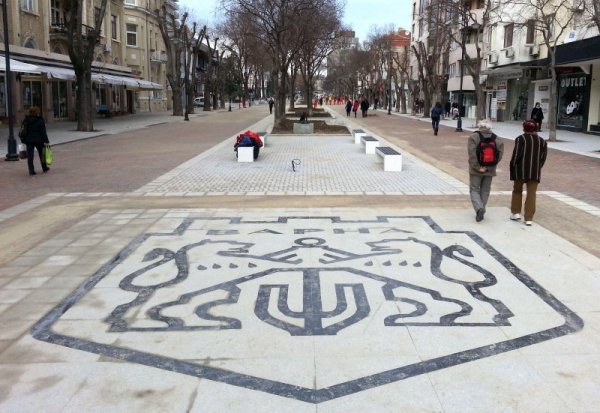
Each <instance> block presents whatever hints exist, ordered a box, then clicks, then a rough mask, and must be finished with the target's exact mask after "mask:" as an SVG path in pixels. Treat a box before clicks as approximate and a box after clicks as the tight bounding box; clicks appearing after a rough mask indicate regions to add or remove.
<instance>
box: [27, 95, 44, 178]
mask: <svg viewBox="0 0 600 413" xmlns="http://www.w3.org/2000/svg"><path fill="white" fill-rule="evenodd" d="M23 124H24V127H25V130H26V133H25V134H24V135H25V137H22V138H21V141H22V142H23V143H24V144H25V145H27V167H28V168H29V175H35V168H34V167H33V149H34V148H35V149H36V150H37V153H38V155H39V156H40V162H41V164H42V170H43V171H44V172H48V171H49V170H50V168H48V165H47V164H46V159H45V157H44V148H45V146H46V145H49V144H50V141H49V140H48V134H47V133H46V122H44V118H42V116H41V111H40V108H38V107H37V106H32V107H31V108H29V115H27V116H26V117H25V120H23Z"/></svg>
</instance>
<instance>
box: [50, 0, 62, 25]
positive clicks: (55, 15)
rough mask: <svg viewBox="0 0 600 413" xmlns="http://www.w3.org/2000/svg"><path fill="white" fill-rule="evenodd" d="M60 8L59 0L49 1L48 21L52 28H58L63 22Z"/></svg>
mask: <svg viewBox="0 0 600 413" xmlns="http://www.w3.org/2000/svg"><path fill="white" fill-rule="evenodd" d="M60 10H61V7H60V0H51V1H50V21H51V23H50V24H51V25H52V26H59V25H61V24H62V23H64V22H63V19H62V13H61V11H60Z"/></svg>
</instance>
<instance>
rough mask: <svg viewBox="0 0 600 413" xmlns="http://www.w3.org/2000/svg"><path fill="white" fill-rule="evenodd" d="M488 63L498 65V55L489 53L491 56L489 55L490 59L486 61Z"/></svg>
mask: <svg viewBox="0 0 600 413" xmlns="http://www.w3.org/2000/svg"><path fill="white" fill-rule="evenodd" d="M488 61H489V62H490V63H491V64H496V63H498V54H497V53H491V54H490V57H489V59H488Z"/></svg>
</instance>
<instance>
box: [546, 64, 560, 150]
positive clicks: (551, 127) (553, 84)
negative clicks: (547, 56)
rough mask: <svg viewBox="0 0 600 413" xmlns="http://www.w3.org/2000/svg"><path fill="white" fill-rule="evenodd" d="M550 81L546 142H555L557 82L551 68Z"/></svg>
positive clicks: (553, 70)
mask: <svg viewBox="0 0 600 413" xmlns="http://www.w3.org/2000/svg"><path fill="white" fill-rule="evenodd" d="M551 73H552V79H551V80H550V102H549V105H548V126H547V128H548V140H550V142H556V116H557V113H558V102H557V100H558V96H557V93H556V88H557V87H558V84H557V83H558V82H557V80H556V70H555V69H554V67H552V68H551Z"/></svg>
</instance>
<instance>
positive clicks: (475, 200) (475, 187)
mask: <svg viewBox="0 0 600 413" xmlns="http://www.w3.org/2000/svg"><path fill="white" fill-rule="evenodd" d="M478 129H479V130H478V131H476V132H474V133H472V134H471V135H470V136H469V141H468V156H469V194H470V196H471V203H472V204H473V209H474V210H475V220H476V221H477V222H480V221H482V220H483V217H484V215H485V206H486V205H487V201H488V198H489V197H490V190H491V188H492V178H493V177H494V176H496V165H497V164H498V162H500V160H501V159H502V154H503V153H504V143H503V142H502V141H501V140H499V139H496V135H495V134H494V133H492V125H491V123H490V122H489V121H487V120H482V121H479V124H478ZM488 149H489V151H488ZM490 155H491V157H490Z"/></svg>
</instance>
